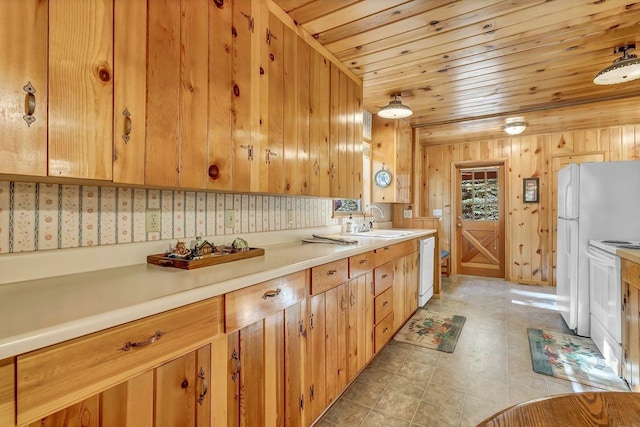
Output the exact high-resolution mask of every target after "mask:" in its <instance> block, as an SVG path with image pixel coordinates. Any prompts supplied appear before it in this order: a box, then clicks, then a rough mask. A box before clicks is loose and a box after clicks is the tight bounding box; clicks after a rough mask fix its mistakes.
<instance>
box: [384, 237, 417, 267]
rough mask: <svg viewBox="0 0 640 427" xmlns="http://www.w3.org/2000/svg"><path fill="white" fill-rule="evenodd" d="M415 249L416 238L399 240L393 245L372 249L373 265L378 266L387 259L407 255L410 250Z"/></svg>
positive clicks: (387, 260) (391, 259)
mask: <svg viewBox="0 0 640 427" xmlns="http://www.w3.org/2000/svg"><path fill="white" fill-rule="evenodd" d="M417 250H418V241H417V240H416V239H413V240H407V241H406V242H400V243H396V244H395V245H389V246H384V247H382V248H378V249H374V251H373V253H374V255H373V257H374V260H373V261H374V267H378V266H380V265H382V264H386V263H387V262H389V261H393V260H395V259H398V258H402V257H403V256H405V255H409V254H410V253H411V252H416V251H417Z"/></svg>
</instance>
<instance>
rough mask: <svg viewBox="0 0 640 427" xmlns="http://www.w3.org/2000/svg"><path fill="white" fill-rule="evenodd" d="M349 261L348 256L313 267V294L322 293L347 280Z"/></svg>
mask: <svg viewBox="0 0 640 427" xmlns="http://www.w3.org/2000/svg"><path fill="white" fill-rule="evenodd" d="M348 270H349V262H348V260H347V258H345V259H341V260H338V261H334V262H329V263H327V264H322V265H319V266H317V267H313V268H312V269H311V295H317V294H321V293H323V292H326V291H328V290H329V289H331V288H335V287H336V286H338V285H340V284H341V283H344V282H346V281H347V272H348Z"/></svg>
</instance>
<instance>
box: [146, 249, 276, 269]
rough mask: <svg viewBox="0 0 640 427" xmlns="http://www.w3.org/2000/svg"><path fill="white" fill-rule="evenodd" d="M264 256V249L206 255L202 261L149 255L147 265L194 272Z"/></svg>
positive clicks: (165, 255) (163, 255)
mask: <svg viewBox="0 0 640 427" xmlns="http://www.w3.org/2000/svg"><path fill="white" fill-rule="evenodd" d="M262 255H264V249H262V248H249V250H246V251H237V252H231V253H226V254H213V255H205V256H204V257H203V258H201V259H181V258H171V257H168V256H167V254H156V255H148V256H147V263H149V264H155V265H159V266H162V267H175V268H182V269H184V270H193V269H194V268H200V267H208V266H210V265H217V264H224V263H226V262H231V261H238V260H241V259H247V258H253V257H257V256H262Z"/></svg>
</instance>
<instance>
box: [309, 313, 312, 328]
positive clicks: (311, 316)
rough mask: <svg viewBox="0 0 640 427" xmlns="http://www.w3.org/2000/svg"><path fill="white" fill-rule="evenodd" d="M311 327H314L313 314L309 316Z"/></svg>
mask: <svg viewBox="0 0 640 427" xmlns="http://www.w3.org/2000/svg"><path fill="white" fill-rule="evenodd" d="M309 329H313V314H312V315H311V317H309Z"/></svg>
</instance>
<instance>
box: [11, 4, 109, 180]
mask: <svg viewBox="0 0 640 427" xmlns="http://www.w3.org/2000/svg"><path fill="white" fill-rule="evenodd" d="M20 32H22V31H20ZM79 46H82V48H81V49H79ZM48 78H49V175H50V176H55V177H70V178H87V179H99V180H105V181H111V179H112V176H113V173H112V171H113V167H112V155H113V150H112V144H113V141H112V135H113V124H112V120H113V2H112V1H111V0H96V1H85V0H56V1H52V2H50V3H49V76H48ZM41 92H42V90H41Z"/></svg>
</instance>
